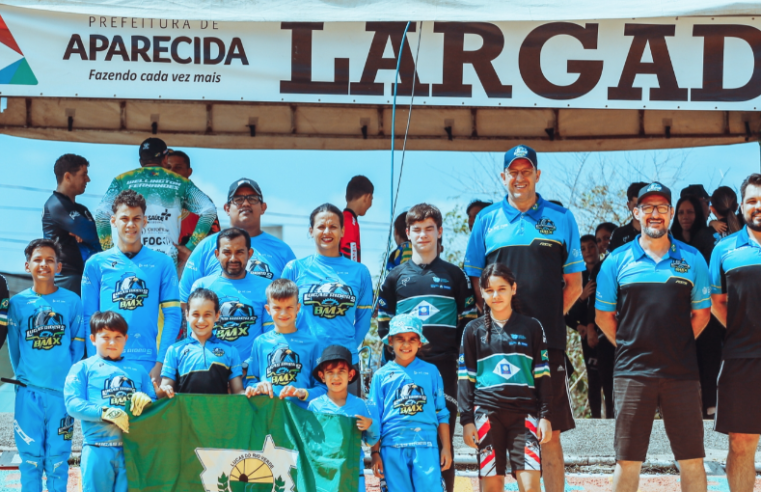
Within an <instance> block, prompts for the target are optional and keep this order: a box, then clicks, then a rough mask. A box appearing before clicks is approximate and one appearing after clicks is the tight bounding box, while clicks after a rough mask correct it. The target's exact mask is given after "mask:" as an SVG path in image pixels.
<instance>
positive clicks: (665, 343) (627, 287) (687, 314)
mask: <svg viewBox="0 0 761 492" xmlns="http://www.w3.org/2000/svg"><path fill="white" fill-rule="evenodd" d="M634 217H635V219H636V220H637V221H639V223H640V229H641V230H642V234H640V235H638V236H637V237H635V238H634V240H632V241H631V242H629V243H627V244H625V245H623V246H621V247H619V248H617V249H616V250H615V251H614V252H613V253H611V255H610V256H609V257H608V258H607V259H606V260H605V261H604V262H603V264H602V268H601V270H600V273H599V275H598V276H597V294H596V301H595V310H596V321H597V325H598V326H599V327H600V329H601V330H602V331H603V332H604V333H605V336H606V338H607V339H608V340H611V341H613V342H614V345H616V346H617V350H616V362H615V368H614V378H613V391H614V398H613V400H614V402H615V405H616V434H615V448H616V470H615V473H614V475H613V492H636V491H637V488H638V486H639V473H640V469H641V467H642V462H643V461H645V458H646V455H647V447H648V444H649V442H650V431H651V429H652V427H653V415H655V412H656V410H658V409H660V414H661V417H662V418H663V423H664V425H665V426H666V432H667V434H668V437H669V441H670V442H671V449H672V451H673V452H674V458H676V460H677V461H679V471H680V475H681V482H682V490H683V491H685V492H692V491H695V492H697V491H705V490H706V474H705V470H704V469H703V458H704V457H705V451H704V449H703V421H702V411H701V398H700V374H699V372H698V361H697V353H696V349H695V339H696V338H697V337H698V335H700V332H701V331H703V329H704V328H705V326H706V325H707V324H708V320H709V319H710V317H711V309H710V308H711V296H710V294H711V288H710V282H709V276H708V266H707V265H706V261H705V259H704V258H703V255H702V254H700V252H699V251H698V250H697V249H695V248H693V247H692V246H688V245H686V244H685V243H683V242H681V241H677V240H675V239H673V238H672V237H671V236H670V235H669V234H668V230H669V223H670V222H671V220H672V219H673V217H674V209H673V207H672V206H671V191H670V190H669V189H668V188H666V187H665V186H664V185H662V184H661V183H658V182H655V183H650V184H649V185H647V186H645V187H644V188H642V189H641V190H640V192H639V196H638V200H637V207H636V208H635V209H634Z"/></svg>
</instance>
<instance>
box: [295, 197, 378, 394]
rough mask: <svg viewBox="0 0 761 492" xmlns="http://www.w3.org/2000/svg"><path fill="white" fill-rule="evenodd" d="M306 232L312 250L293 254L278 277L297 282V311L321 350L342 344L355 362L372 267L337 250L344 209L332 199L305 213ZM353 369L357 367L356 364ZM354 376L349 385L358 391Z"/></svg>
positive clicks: (367, 313)
mask: <svg viewBox="0 0 761 492" xmlns="http://www.w3.org/2000/svg"><path fill="white" fill-rule="evenodd" d="M309 225H310V227H309V234H310V235H311V236H312V238H314V243H315V248H316V250H317V251H316V253H315V254H313V255H311V256H307V257H306V258H302V259H300V260H293V261H291V262H290V263H288V264H287V265H286V266H285V269H284V270H283V275H282V278H287V279H289V280H292V281H294V282H295V283H296V285H298V287H299V300H300V301H301V306H302V308H301V314H300V316H303V317H304V319H305V321H306V323H307V326H309V329H310V331H311V332H312V335H313V336H314V337H315V338H316V339H317V341H318V344H319V345H320V351H322V349H323V348H325V347H327V346H328V345H342V346H344V347H346V348H347V349H349V350H350V351H351V356H352V364H354V365H356V364H357V363H358V362H359V358H358V355H357V353H358V347H359V346H360V345H361V344H362V341H363V340H364V339H365V335H367V332H368V331H369V330H370V317H371V315H372V304H373V286H372V280H371V279H370V272H369V271H368V269H367V267H366V266H364V265H363V264H361V263H357V262H354V261H351V260H348V259H346V258H344V257H343V256H341V253H340V250H339V244H340V242H341V236H343V229H344V224H343V213H341V210H339V209H338V207H336V206H335V205H331V204H329V203H325V204H323V205H320V206H319V207H317V208H316V209H314V211H312V214H311V215H310V216H309ZM355 369H357V370H359V368H358V367H355ZM359 388H360V385H359V383H358V382H354V383H352V384H351V385H350V386H349V391H350V392H351V393H353V394H356V395H359Z"/></svg>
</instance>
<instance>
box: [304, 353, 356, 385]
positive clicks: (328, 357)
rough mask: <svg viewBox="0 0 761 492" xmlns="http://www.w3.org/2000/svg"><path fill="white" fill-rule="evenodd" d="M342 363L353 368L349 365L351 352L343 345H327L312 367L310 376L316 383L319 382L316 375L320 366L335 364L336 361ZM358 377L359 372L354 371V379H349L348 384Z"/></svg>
mask: <svg viewBox="0 0 761 492" xmlns="http://www.w3.org/2000/svg"><path fill="white" fill-rule="evenodd" d="M340 360H342V361H344V362H346V363H347V364H349V367H350V368H352V369H353V368H354V366H353V365H352V363H351V352H350V351H349V349H347V348H346V347H344V346H343V345H329V346H327V347H326V348H325V350H323V351H322V355H321V356H320V358H319V359H317V364H316V365H315V367H314V370H313V371H312V376H313V377H314V379H315V380H316V381H319V380H320V375H319V374H318V373H319V372H320V369H321V368H322V365H323V364H325V363H326V362H337V361H340ZM358 377H359V371H354V377H353V378H349V384H351V383H353V382H354V381H356V380H357V378H358Z"/></svg>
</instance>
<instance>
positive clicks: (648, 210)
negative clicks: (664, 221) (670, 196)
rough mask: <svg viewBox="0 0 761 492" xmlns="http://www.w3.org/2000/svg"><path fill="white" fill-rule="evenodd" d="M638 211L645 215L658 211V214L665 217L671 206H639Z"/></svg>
mask: <svg viewBox="0 0 761 492" xmlns="http://www.w3.org/2000/svg"><path fill="white" fill-rule="evenodd" d="M639 209H640V210H642V212H643V213H646V214H651V213H653V211H654V210H658V213H659V214H661V215H665V214H667V213H669V210H671V205H640V206H639Z"/></svg>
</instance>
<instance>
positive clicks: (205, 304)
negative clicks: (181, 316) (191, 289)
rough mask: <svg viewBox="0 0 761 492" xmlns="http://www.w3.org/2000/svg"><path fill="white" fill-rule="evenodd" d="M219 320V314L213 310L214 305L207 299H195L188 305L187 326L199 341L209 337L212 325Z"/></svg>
mask: <svg viewBox="0 0 761 492" xmlns="http://www.w3.org/2000/svg"><path fill="white" fill-rule="evenodd" d="M218 319H219V312H217V311H215V310H214V303H213V302H212V301H210V300H208V299H202V298H198V297H196V298H195V299H191V301H190V304H188V324H189V325H190V329H191V330H192V331H193V333H194V334H195V336H196V338H198V339H199V340H206V339H207V338H209V337H210V336H211V331H212V330H213V329H214V324H215V323H216V322H217V320H218Z"/></svg>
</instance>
